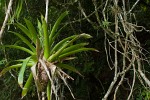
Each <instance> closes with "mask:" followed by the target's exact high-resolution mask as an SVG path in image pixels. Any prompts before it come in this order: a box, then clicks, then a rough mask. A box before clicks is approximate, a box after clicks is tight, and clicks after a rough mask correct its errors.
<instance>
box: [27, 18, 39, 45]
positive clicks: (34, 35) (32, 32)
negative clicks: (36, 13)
mask: <svg viewBox="0 0 150 100" xmlns="http://www.w3.org/2000/svg"><path fill="white" fill-rule="evenodd" d="M24 20H25V22H26V25H27V27H28V29H29V32H30V34H31V36H32V40H33V42H34V44H36V39H37V38H38V37H37V32H36V29H35V27H34V26H33V24H32V23H31V21H29V20H27V19H24Z"/></svg>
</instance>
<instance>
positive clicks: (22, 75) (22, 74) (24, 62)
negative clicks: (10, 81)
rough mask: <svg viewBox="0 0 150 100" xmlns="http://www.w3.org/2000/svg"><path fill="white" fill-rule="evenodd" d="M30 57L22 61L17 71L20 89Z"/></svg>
mask: <svg viewBox="0 0 150 100" xmlns="http://www.w3.org/2000/svg"><path fill="white" fill-rule="evenodd" d="M30 58H31V57H28V58H26V60H24V61H23V64H22V67H21V69H20V71H19V75H18V84H19V85H20V87H23V80H24V72H25V69H26V67H27V63H28V62H29V60H30Z"/></svg>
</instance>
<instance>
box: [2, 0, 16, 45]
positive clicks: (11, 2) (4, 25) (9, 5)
mask: <svg viewBox="0 0 150 100" xmlns="http://www.w3.org/2000/svg"><path fill="white" fill-rule="evenodd" d="M12 4H13V0H10V1H9V4H8V8H7V11H6V16H5V20H4V22H3V25H2V27H1V30H0V42H1V41H2V37H3V36H2V35H3V32H4V29H5V27H6V23H7V21H8V18H9V15H10V10H11V8H12Z"/></svg>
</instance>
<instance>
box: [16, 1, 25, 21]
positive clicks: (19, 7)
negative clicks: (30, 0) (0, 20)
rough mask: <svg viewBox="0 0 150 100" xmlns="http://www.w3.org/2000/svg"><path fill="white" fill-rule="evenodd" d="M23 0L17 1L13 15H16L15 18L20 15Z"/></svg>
mask: <svg viewBox="0 0 150 100" xmlns="http://www.w3.org/2000/svg"><path fill="white" fill-rule="evenodd" d="M23 1H24V0H19V1H18V4H17V8H16V11H15V16H16V18H17V19H18V18H19V16H20V13H21V10H22V5H23Z"/></svg>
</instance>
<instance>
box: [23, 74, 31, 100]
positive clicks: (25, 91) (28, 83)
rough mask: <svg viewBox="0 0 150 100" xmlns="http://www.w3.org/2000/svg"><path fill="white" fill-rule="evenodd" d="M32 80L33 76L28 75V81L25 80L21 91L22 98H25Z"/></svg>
mask: <svg viewBox="0 0 150 100" xmlns="http://www.w3.org/2000/svg"><path fill="white" fill-rule="evenodd" d="M32 80H33V74H32V73H30V75H29V77H28V79H27V82H26V83H25V85H24V87H23V90H22V98H23V97H24V96H26V94H27V92H28V90H29V88H30V86H31V83H32Z"/></svg>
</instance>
